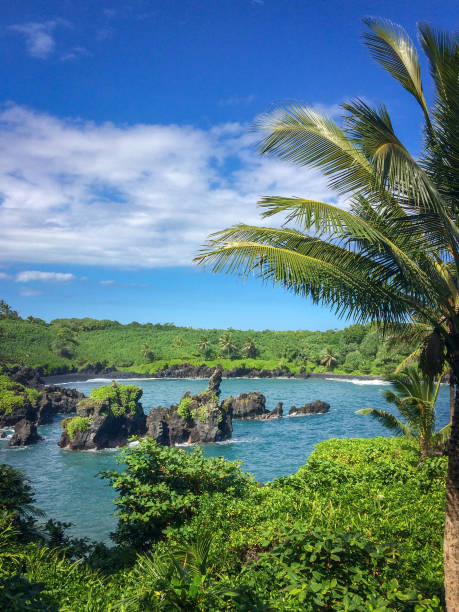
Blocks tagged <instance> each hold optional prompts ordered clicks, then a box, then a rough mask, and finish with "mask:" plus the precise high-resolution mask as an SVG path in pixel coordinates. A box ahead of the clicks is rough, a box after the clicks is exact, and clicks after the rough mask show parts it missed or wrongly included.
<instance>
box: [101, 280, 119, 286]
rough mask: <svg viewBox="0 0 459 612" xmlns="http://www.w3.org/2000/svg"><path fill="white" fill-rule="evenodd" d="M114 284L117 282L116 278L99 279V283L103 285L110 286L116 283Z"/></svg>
mask: <svg viewBox="0 0 459 612" xmlns="http://www.w3.org/2000/svg"><path fill="white" fill-rule="evenodd" d="M114 284H115V281H114V280H101V281H99V285H102V286H103V287H105V286H109V285H114Z"/></svg>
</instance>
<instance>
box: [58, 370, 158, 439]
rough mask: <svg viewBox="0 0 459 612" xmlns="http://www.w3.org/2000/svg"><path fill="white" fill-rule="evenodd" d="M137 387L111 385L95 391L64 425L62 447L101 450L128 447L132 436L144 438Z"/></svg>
mask: <svg viewBox="0 0 459 612" xmlns="http://www.w3.org/2000/svg"><path fill="white" fill-rule="evenodd" d="M141 397H142V389H141V388H140V387H136V386H135V385H119V384H118V383H117V382H115V381H113V382H112V384H111V385H106V386H104V387H97V388H96V389H93V390H92V391H91V393H90V395H89V397H87V398H84V399H82V400H80V401H79V402H78V404H77V408H76V413H77V415H76V416H75V417H69V418H68V419H64V420H63V421H62V429H63V430H64V431H63V432H62V436H61V439H60V440H59V446H60V447H61V448H66V449H68V450H100V449H102V448H117V447H120V446H124V445H125V444H127V441H128V439H129V438H130V437H131V436H142V435H144V434H145V430H146V427H145V414H144V412H143V408H142V404H141V403H140V398H141Z"/></svg>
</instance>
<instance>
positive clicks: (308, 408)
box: [288, 400, 330, 416]
mask: <svg viewBox="0 0 459 612" xmlns="http://www.w3.org/2000/svg"><path fill="white" fill-rule="evenodd" d="M329 410H330V404H327V402H322V401H321V400H315V401H314V402H309V404H305V405H304V406H299V407H298V408H297V407H296V406H292V407H291V408H290V410H289V411H288V413H289V415H290V416H307V415H308V414H324V413H325V412H328V411H329Z"/></svg>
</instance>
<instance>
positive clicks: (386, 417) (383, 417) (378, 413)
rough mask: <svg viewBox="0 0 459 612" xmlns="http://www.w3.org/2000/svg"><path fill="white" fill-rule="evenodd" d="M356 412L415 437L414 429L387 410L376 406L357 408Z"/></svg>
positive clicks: (392, 429)
mask: <svg viewBox="0 0 459 612" xmlns="http://www.w3.org/2000/svg"><path fill="white" fill-rule="evenodd" d="M356 414H365V415H368V416H370V417H372V418H373V419H376V420H377V421H379V422H380V423H381V424H382V425H384V427H387V429H390V430H391V431H394V432H395V433H398V434H400V435H404V436H408V437H414V436H413V433H412V431H411V430H410V429H409V428H408V427H407V426H406V425H405V424H404V423H402V421H400V420H399V419H397V417H395V416H394V415H393V414H391V413H390V412H386V411H385V410H377V409H376V408H362V409H361V410H357V411H356Z"/></svg>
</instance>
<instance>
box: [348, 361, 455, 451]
mask: <svg viewBox="0 0 459 612" xmlns="http://www.w3.org/2000/svg"><path fill="white" fill-rule="evenodd" d="M389 381H390V382H391V383H392V387H393V389H394V390H387V389H385V390H384V391H383V393H384V396H385V398H386V401H387V402H389V403H391V404H395V406H396V407H397V409H398V411H399V413H400V415H401V416H402V418H403V420H400V419H398V418H397V417H396V416H395V415H393V414H392V413H391V412H387V411H386V410H378V409H376V408H363V409H362V410H357V414H365V415H369V416H370V417H373V418H374V419H376V420H377V421H379V422H380V423H382V424H383V425H384V426H385V427H387V428H388V429H390V430H391V431H393V432H395V433H396V434H399V435H404V436H407V437H410V438H414V439H416V440H417V441H418V442H419V445H420V447H421V452H422V455H423V456H424V457H425V456H427V455H429V454H430V453H431V452H432V451H434V450H441V447H442V446H443V448H444V445H445V442H446V440H447V439H448V437H449V436H450V434H451V424H449V425H446V426H445V427H443V428H442V429H440V431H438V432H437V431H436V415H435V402H436V401H437V396H438V391H439V389H440V383H441V379H439V380H438V381H437V383H435V382H434V381H433V380H432V378H430V377H428V376H423V375H422V374H421V373H420V372H419V370H417V369H415V368H413V367H411V368H407V369H406V370H405V371H404V372H403V373H400V374H396V375H394V376H392V377H391V378H389Z"/></svg>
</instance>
